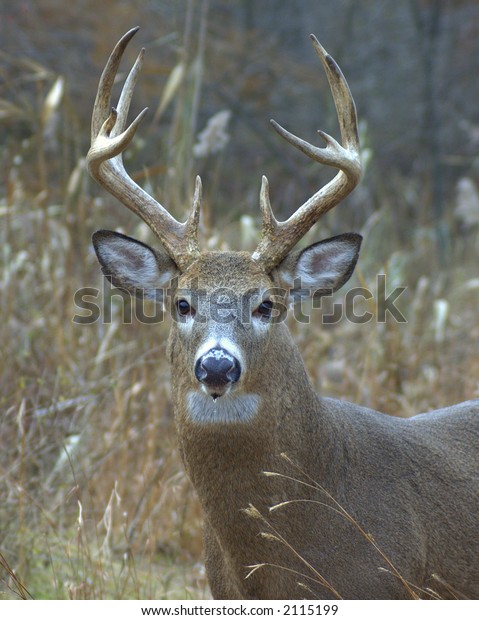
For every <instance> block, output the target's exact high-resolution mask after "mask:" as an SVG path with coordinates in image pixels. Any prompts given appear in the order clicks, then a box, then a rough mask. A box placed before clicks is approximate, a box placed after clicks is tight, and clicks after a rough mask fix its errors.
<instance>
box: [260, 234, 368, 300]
mask: <svg viewBox="0 0 479 620" xmlns="http://www.w3.org/2000/svg"><path fill="white" fill-rule="evenodd" d="M361 241H362V237H361V235H357V234H356V233H345V234H343V235H338V236H336V237H331V238H330V239H324V240H323V241H319V242H318V243H314V244H313V245H310V246H309V247H307V248H305V249H304V250H300V251H299V252H293V253H291V254H289V255H288V256H287V257H286V258H285V259H284V260H283V261H282V262H281V263H280V264H279V265H278V267H276V269H275V270H274V272H273V274H272V275H273V277H274V279H275V280H276V282H278V284H279V286H280V287H281V288H285V289H287V290H289V294H290V298H292V300H295V299H299V298H300V297H308V296H310V295H313V294H314V295H331V294H332V293H334V292H335V291H337V290H338V289H340V288H341V287H342V286H343V284H345V283H346V282H347V281H348V280H349V278H350V277H351V275H352V273H353V271H354V267H355V266H356V263H357V261H358V257H359V249H360V247H361Z"/></svg>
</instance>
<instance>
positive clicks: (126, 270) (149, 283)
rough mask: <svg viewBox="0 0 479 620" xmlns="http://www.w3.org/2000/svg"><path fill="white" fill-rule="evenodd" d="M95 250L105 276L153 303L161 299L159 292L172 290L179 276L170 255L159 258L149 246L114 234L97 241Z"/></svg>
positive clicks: (159, 255)
mask: <svg viewBox="0 0 479 620" xmlns="http://www.w3.org/2000/svg"><path fill="white" fill-rule="evenodd" d="M95 249H96V251H97V254H98V258H99V260H100V262H101V264H102V267H103V272H104V273H105V275H107V276H111V277H112V281H113V283H114V284H115V285H116V286H121V287H124V288H126V289H135V291H136V292H137V291H138V290H143V292H144V295H145V296H146V297H148V298H150V299H156V300H159V299H161V297H162V295H161V294H160V296H159V295H158V292H159V289H163V288H165V287H167V286H169V284H170V282H171V280H172V279H173V277H174V276H175V275H176V272H177V270H176V266H175V264H174V263H173V261H172V260H171V259H170V258H169V257H168V256H167V255H163V254H160V253H158V255H157V254H156V253H155V252H154V251H153V250H152V249H151V248H149V247H148V246H146V245H143V244H142V243H139V242H137V241H135V240H134V239H130V238H128V237H123V236H120V235H116V234H114V233H112V234H111V235H109V236H103V237H100V238H98V239H97V241H96V243H95Z"/></svg>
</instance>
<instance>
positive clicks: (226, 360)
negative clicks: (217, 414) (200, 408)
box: [195, 347, 241, 399]
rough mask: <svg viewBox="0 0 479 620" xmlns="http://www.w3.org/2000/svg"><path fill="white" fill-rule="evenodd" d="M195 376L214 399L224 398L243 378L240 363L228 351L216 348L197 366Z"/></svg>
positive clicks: (201, 359) (200, 359)
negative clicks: (232, 386) (233, 385)
mask: <svg viewBox="0 0 479 620" xmlns="http://www.w3.org/2000/svg"><path fill="white" fill-rule="evenodd" d="M195 376H196V378H197V379H198V381H199V382H200V383H201V384H202V385H203V386H204V388H205V389H206V390H207V391H208V393H209V394H210V395H211V396H212V397H213V398H215V399H216V398H218V397H219V396H223V394H225V393H226V392H227V391H228V389H229V388H230V387H231V385H232V384H233V383H236V382H237V381H238V379H239V378H240V376H241V365H240V363H239V361H238V360H237V359H236V358H235V357H234V356H233V355H231V353H229V352H228V351H226V349H223V348H221V347H214V348H212V349H210V350H209V351H207V352H206V353H205V354H204V355H202V356H201V357H200V358H199V359H198V360H197V362H196V364H195Z"/></svg>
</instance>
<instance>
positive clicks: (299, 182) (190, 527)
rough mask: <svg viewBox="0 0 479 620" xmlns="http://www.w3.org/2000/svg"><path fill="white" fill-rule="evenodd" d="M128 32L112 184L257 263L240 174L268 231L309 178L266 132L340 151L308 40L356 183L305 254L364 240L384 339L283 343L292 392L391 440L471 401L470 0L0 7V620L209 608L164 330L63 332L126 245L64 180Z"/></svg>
mask: <svg viewBox="0 0 479 620" xmlns="http://www.w3.org/2000/svg"><path fill="white" fill-rule="evenodd" d="M136 25H139V26H141V31H140V33H139V34H137V35H136V37H135V39H134V40H133V42H132V43H131V44H130V46H129V49H128V50H127V53H126V59H125V62H124V64H123V65H122V68H123V70H125V71H126V70H127V69H129V67H130V66H131V63H132V62H133V60H134V58H135V56H136V54H137V53H138V51H139V49H140V47H142V46H145V47H146V48H147V56H146V61H145V66H144V69H143V72H142V76H141V78H140V81H139V83H138V85H137V88H136V94H135V98H134V106H133V110H132V115H133V114H135V113H137V112H138V111H140V110H141V109H142V108H143V107H145V106H149V114H148V117H147V119H146V121H145V122H144V123H143V125H142V126H141V128H140V130H139V132H138V135H137V137H136V139H135V141H134V143H133V144H132V145H131V146H130V148H129V149H128V151H127V154H126V157H125V161H126V166H127V168H128V170H129V172H130V173H131V174H132V176H133V177H134V178H135V180H137V182H139V183H140V184H142V185H143V186H144V187H145V188H146V189H148V191H149V192H150V193H153V194H154V195H155V196H156V197H157V198H158V199H159V200H160V202H161V203H162V204H164V205H165V206H167V207H168V208H169V209H170V210H171V211H172V212H173V213H174V215H175V216H176V217H177V218H179V219H183V215H184V213H185V211H186V209H187V208H188V207H189V205H190V204H191V197H192V191H193V183H194V177H195V175H196V174H197V173H199V174H201V175H202V178H203V187H204V220H203V233H204V238H205V243H207V244H208V246H209V247H213V248H214V247H217V248H219V247H230V248H232V249H239V248H240V247H241V248H244V249H249V248H252V247H254V244H255V241H256V239H257V225H258V219H259V210H258V195H259V186H260V180H261V175H262V174H266V175H267V176H268V177H269V180H270V185H271V198H272V204H273V208H274V209H275V211H276V214H277V216H278V217H280V218H282V219H283V218H286V217H287V216H288V215H289V214H290V213H291V212H292V211H293V210H294V209H295V208H297V207H298V206H299V205H300V204H302V203H303V202H304V200H305V199H306V198H307V197H309V196H310V195H312V194H313V193H314V192H315V191H316V190H317V188H319V187H320V185H322V184H324V183H325V182H327V180H328V179H329V178H331V175H332V172H331V171H329V170H322V169H319V168H320V167H319V165H318V164H316V163H314V162H311V161H310V160H309V159H307V158H305V157H304V156H303V155H302V154H301V153H298V152H295V151H294V150H293V149H292V148H291V147H290V146H289V145H287V144H286V143H284V142H282V141H281V139H280V138H279V137H278V136H277V135H276V134H275V132H274V131H272V129H271V128H270V126H269V118H271V117H273V118H275V119H276V120H278V122H280V123H281V124H283V125H285V126H286V127H287V128H288V129H290V130H291V131H293V132H294V133H295V134H297V135H299V136H301V137H303V138H305V139H306V140H309V141H316V140H317V143H318V144H319V143H320V140H319V138H318V137H317V136H316V133H315V132H316V129H318V128H321V129H323V130H324V131H326V132H328V133H331V134H333V135H335V136H337V135H338V129H337V120H336V114H335V110H334V105H333V102H332V98H331V95H330V92H329V87H328V84H327V81H326V78H325V75H324V73H323V71H322V68H321V66H320V63H319V61H318V59H317V58H316V56H315V54H314V51H313V49H312V47H311V44H310V41H309V36H308V35H309V33H310V32H314V33H315V34H316V35H317V36H318V38H319V40H320V41H321V43H322V44H323V45H324V46H325V47H326V49H327V50H328V51H329V52H330V53H331V54H332V55H333V56H334V58H335V59H336V60H337V62H338V63H339V65H340V66H341V68H342V70H343V72H344V73H345V75H346V77H347V79H348V82H349V85H350V87H351V90H352V92H353V95H354V98H355V100H356V104H357V108H358V113H359V118H360V121H361V138H362V146H363V158H364V164H365V175H364V180H363V182H362V185H361V187H360V188H359V189H358V190H356V192H355V193H354V195H353V196H352V197H350V198H349V199H348V200H347V201H345V202H344V203H343V204H342V205H341V206H339V207H338V208H337V209H336V210H335V212H334V213H331V214H330V215H328V216H327V217H326V218H324V220H323V221H322V222H321V224H320V225H318V226H317V227H316V230H313V231H312V233H310V234H309V236H308V239H307V240H306V241H305V243H306V242H308V241H311V240H313V239H319V238H321V237H326V236H328V235H331V234H338V233H340V232H346V231H358V232H362V234H363V235H364V237H365V241H364V244H363V250H362V255H361V259H360V262H359V265H358V269H357V272H356V276H355V280H353V283H352V284H349V285H348V286H347V287H346V290H347V288H350V286H353V285H359V284H360V285H363V286H367V287H368V288H369V289H370V290H371V291H372V292H373V293H375V287H376V275H377V274H378V273H385V274H386V275H387V278H388V280H387V281H388V290H392V289H393V288H394V287H395V286H404V287H407V288H406V291H405V293H404V294H403V295H402V296H401V297H400V299H399V301H398V303H397V306H398V307H399V308H400V309H401V312H402V313H403V314H404V316H405V317H406V319H407V323H404V324H398V323H396V322H395V321H394V320H391V318H390V320H388V321H386V323H378V322H377V321H371V322H369V323H367V324H363V325H353V324H351V323H349V322H348V321H345V320H343V321H341V322H340V323H338V324H335V325H322V324H321V323H322V321H321V314H320V313H319V312H316V313H313V316H312V323H311V324H310V325H302V324H298V323H296V322H294V321H292V322H291V329H292V331H293V332H294V334H295V337H296V338H297V341H298V342H299V345H300V348H301V350H302V352H303V356H304V359H305V362H306V365H307V367H308V370H309V372H310V374H311V377H312V379H313V381H314V383H315V384H316V386H317V388H318V390H320V391H321V392H322V393H323V394H325V395H330V396H335V397H340V398H345V399H348V400H353V401H355V402H358V403H360V404H363V405H366V406H370V407H373V408H378V409H380V410H383V411H387V412H389V413H392V414H395V415H401V416H410V415H413V414H414V413H417V412H419V411H426V410H429V409H433V408H437V407H441V406H445V405H450V404H452V403H454V402H459V401H461V400H466V399H468V398H473V397H478V396H479V378H478V377H479V359H478V351H479V348H478V343H479V320H478V312H477V310H478V301H479V273H478V268H477V266H478V260H479V192H478V183H479V105H478V101H479V80H478V76H479V4H478V3H477V2H476V1H475V0H454V1H452V0H405V1H403V2H396V1H395V0H385V1H383V2H377V1H372V0H371V1H368V0H363V1H361V2H360V1H359V0H287V1H286V0H261V1H260V2H259V1H256V0H231V1H228V2H227V1H226V0H149V1H148V0H128V1H123V0H103V2H98V1H97V0H96V1H95V2H94V1H93V0H77V1H76V2H74V3H69V4H66V3H65V2H60V1H59V0H18V1H17V2H9V1H7V0H0V35H1V36H0V256H1V259H0V260H1V267H0V308H1V321H0V349H1V359H0V552H1V553H0V598H2V597H4V598H5V597H7V598H9V597H24V598H25V597H30V596H33V597H35V598H167V597H168V598H184V597H189V598H203V597H208V596H209V592H208V589H207V586H206V581H205V577H204V570H203V566H202V555H201V546H202V543H201V514H200V510H199V507H198V504H197V501H196V498H195V496H194V494H193V492H192V489H191V487H190V485H189V482H188V480H187V479H186V476H185V474H184V473H183V471H182V468H181V465H180V462H179V457H178V454H177V451H176V447H175V437H174V424H173V420H172V412H171V406H170V393H169V383H170V381H169V369H168V366H167V364H166V361H165V345H166V338H167V333H168V325H167V324H161V325H156V326H149V325H142V324H140V323H139V322H138V321H136V320H135V319H133V320H132V321H131V322H130V323H126V324H125V323H124V321H123V315H122V312H121V307H122V301H121V300H120V299H118V297H115V299H114V312H113V316H112V320H111V322H109V323H106V322H105V321H104V320H100V321H98V322H96V323H95V324H93V325H88V326H87V325H80V324H77V323H74V322H72V317H73V316H74V314H75V313H76V312H77V311H78V309H77V308H75V305H74V302H73V296H74V293H75V291H76V290H78V289H79V288H81V287H86V286H88V287H97V288H99V289H101V288H102V281H101V277H100V269H99V267H98V264H97V262H96V259H95V258H94V256H93V252H92V248H91V243H90V237H91V234H92V233H93V232H94V231H95V230H96V229H98V228H113V229H118V230H122V231H124V232H125V233H127V234H131V235H132V236H137V237H139V238H143V239H147V238H148V232H147V231H146V230H145V227H144V225H143V224H141V223H139V220H138V219H137V218H135V216H133V215H132V214H131V213H129V212H128V210H127V209H126V208H124V207H122V206H120V205H118V204H117V203H116V202H115V200H114V199H113V198H111V197H110V196H108V195H106V193H105V192H104V191H103V190H101V189H100V188H98V187H97V186H95V184H94V183H93V182H92V181H91V180H90V179H89V178H88V176H87V174H86V171H85V167H84V157H85V155H86V152H87V150H88V146H89V132H90V129H89V118H90V113H91V108H92V104H93V100H94V96H95V92H96V86H97V83H98V79H99V75H100V72H101V70H102V67H103V65H104V63H105V62H106V59H107V57H108V55H109V53H110V51H111V49H112V47H113V45H114V44H115V43H116V41H117V40H118V38H119V37H120V36H121V35H122V34H123V33H124V32H126V30H128V29H130V28H131V27H133V26H136ZM206 240H207V241H206ZM106 297H108V293H107V294H106ZM341 298H342V297H341V294H338V295H337V296H336V299H339V300H340V299H341ZM368 309H370V310H372V311H373V312H374V303H373V304H372V305H371V307H370V308H368Z"/></svg>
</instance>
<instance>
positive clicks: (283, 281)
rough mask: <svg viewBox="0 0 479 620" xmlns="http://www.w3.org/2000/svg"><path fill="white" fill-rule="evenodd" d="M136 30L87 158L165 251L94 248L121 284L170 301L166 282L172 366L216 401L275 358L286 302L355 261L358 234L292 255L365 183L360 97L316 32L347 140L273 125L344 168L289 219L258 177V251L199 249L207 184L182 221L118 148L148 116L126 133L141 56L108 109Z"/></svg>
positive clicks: (102, 102) (335, 282)
mask: <svg viewBox="0 0 479 620" xmlns="http://www.w3.org/2000/svg"><path fill="white" fill-rule="evenodd" d="M136 31H137V29H133V30H130V31H129V32H128V33H127V34H126V35H125V36H124V37H123V38H122V39H121V40H120V41H119V42H118V44H117V45H116V47H115V49H114V50H113V52H112V54H111V56H110V59H109V60H108V63H107V65H106V67H105V69H104V71H103V74H102V77H101V80H100V84H99V88H98V93H97V97H96V101H95V106H94V112H93V119H92V146H91V148H90V151H89V153H88V158H87V161H88V168H89V170H90V173H91V175H92V176H93V177H94V178H95V179H96V180H97V181H98V182H99V183H100V184H101V185H102V186H103V187H105V188H106V189H107V190H108V191H109V192H110V193H111V194H112V195H113V196H115V197H117V198H118V199H119V200H120V201H121V202H122V203H123V204H124V205H125V206H127V207H128V208H129V209H131V210H132V211H134V212H135V213H137V214H138V215H139V216H140V217H141V218H142V219H143V220H144V221H145V222H146V223H147V224H148V226H149V227H150V228H151V230H152V231H153V232H154V234H155V235H156V236H157V237H158V239H159V241H160V243H161V247H159V248H157V249H152V248H150V247H148V246H147V245H145V244H143V243H141V242H139V241H135V240H134V239H131V238H129V237H126V236H125V235H121V234H119V233H115V232H110V231H98V232H97V233H95V235H94V236H93V243H94V247H95V250H96V253H97V256H98V259H99V261H100V263H101V266H102V269H103V271H104V273H105V274H106V275H107V276H108V277H109V278H110V280H111V282H112V283H113V284H114V285H115V286H117V287H119V288H121V289H124V290H127V291H129V292H131V293H133V294H136V295H143V296H146V297H148V298H152V299H155V300H157V301H159V302H165V297H164V291H165V289H166V288H168V287H170V288H169V290H168V292H169V295H170V298H171V299H172V300H173V303H172V304H170V306H171V310H172V312H173V315H174V319H175V320H174V322H173V325H172V333H171V338H170V342H171V343H172V344H171V346H170V350H171V351H172V363H173V364H174V365H175V366H177V367H181V372H182V373H183V375H185V374H186V376H188V377H189V381H188V382H187V384H188V386H187V388H188V391H191V392H195V391H199V392H200V393H202V394H204V395H207V396H211V397H212V398H213V399H214V400H216V399H218V398H219V397H221V396H224V395H227V394H229V393H230V392H232V391H237V392H238V393H239V392H244V393H250V392H251V389H252V385H251V384H252V382H253V379H254V378H256V377H258V374H261V373H260V370H261V368H262V367H264V356H265V355H271V351H269V350H268V347H267V343H268V341H269V339H270V336H271V332H272V329H273V327H272V326H274V325H277V324H278V323H279V322H280V321H281V320H282V318H283V317H284V313H285V312H286V308H287V306H288V305H289V304H290V303H291V302H294V301H295V300H298V299H299V298H300V297H301V296H304V295H309V294H311V293H313V292H315V293H316V294H318V292H319V293H321V292H322V291H323V292H326V291H328V292H330V291H335V290H337V289H338V288H339V287H340V286H342V285H343V284H344V283H345V282H346V281H347V280H348V278H349V277H350V276H351V274H352V271H353V269H354V266H355V264H356V261H357V258H358V252H359V247H360V242H361V238H360V236H359V235H356V234H353V233H349V234H343V235H339V236H337V237H333V238H331V239H327V240H323V241H320V242H319V243H315V244H313V245H311V246H309V247H308V248H306V249H303V250H301V251H292V250H293V248H294V246H295V245H296V243H297V242H298V241H299V240H300V239H301V238H302V237H303V236H304V235H305V234H306V232H307V231H308V230H309V229H310V228H311V227H312V226H313V225H314V224H315V223H316V222H317V221H318V219H319V218H320V217H321V215H323V214H324V213H326V212H327V211H329V210H330V209H332V208H333V207H334V206H336V205H337V204H338V203H339V202H340V201H341V200H342V199H343V198H344V197H345V196H347V195H348V194H349V193H350V192H351V191H352V190H353V189H354V187H355V186H356V185H357V183H358V181H359V179H360V175H361V165H360V158H359V141H358V134H357V119H356V110H355V105H354V101H353V99H352V97H351V93H350V91H349V88H348V85H347V83H346V80H345V79H344V77H343V75H342V73H341V70H340V69H339V67H338V66H337V64H336V63H335V61H334V60H333V59H332V58H331V56H329V55H328V54H327V53H326V51H325V50H324V49H323V47H322V46H321V45H320V43H319V42H318V41H317V39H316V38H315V37H314V36H311V40H312V43H313V47H314V49H315V51H316V53H317V54H318V56H319V59H320V60H321V63H322V64H323V67H324V69H325V71H326V75H327V77H328V80H329V84H330V87H331V90H332V93H333V97H334V102H335V105H336V110H337V114H338V119H339V125H340V130H341V138H342V142H343V144H342V145H341V144H339V143H338V142H337V141H336V140H335V139H334V138H332V137H331V136H329V135H327V134H326V133H324V132H322V131H319V135H320V136H321V138H322V139H323V141H324V143H325V146H324V147H317V146H313V145H311V144H309V143H307V142H305V141H304V140H301V139H300V138H297V137H296V136H294V135H293V134H291V133H289V132H288V131H287V130H286V129H284V128H283V127H281V126H280V125H278V123H276V122H275V121H271V123H272V125H273V127H274V129H275V130H276V131H277V132H278V133H279V135H280V136H282V137H283V138H284V139H285V140H286V141H288V142H289V143H290V144H292V145H293V146H295V147H296V148H298V149H299V150H301V151H302V152H303V153H305V154H306V155H307V156H308V157H310V158H312V159H314V160H315V161H317V162H319V163H322V164H326V165H328V166H332V167H334V168H337V169H338V173H337V174H336V176H335V177H334V178H333V179H332V180H331V181H330V182H329V183H328V184H327V185H326V186H325V187H322V188H321V189H319V190H318V191H317V192H316V193H315V194H314V195H313V196H312V197H311V198H310V199H309V200H307V201H306V202H305V203H304V204H303V205H302V206H301V207H299V209H297V210H296V211H295V212H294V213H293V215H292V216H291V217H290V218H289V219H287V220H286V221H284V222H281V221H278V220H277V219H276V218H275V216H274V214H273V211H272V208H271V204H270V200H269V187H268V181H267V179H266V177H263V179H262V186H261V192H260V207H261V213H262V219H263V224H262V236H261V240H260V242H259V245H258V247H257V248H256V250H255V251H254V252H253V253H252V254H251V255H250V254H248V253H245V252H204V253H202V252H201V250H200V247H199V243H198V221H199V214H200V204H201V181H200V178H199V177H197V178H196V187H195V193H194V199H193V206H192V209H191V211H190V214H189V216H188V218H187V220H186V221H185V222H184V223H180V222H178V221H177V220H176V219H175V218H174V217H173V216H172V215H171V214H170V213H169V212H168V211H167V210H166V209H165V208H164V207H163V206H162V205H161V204H159V203H158V202H157V201H156V200H155V199H154V198H152V197H151V196H150V195H148V194H147V193H146V192H145V191H144V190H143V189H142V188H141V187H139V186H138V185H137V184H136V183H135V182H134V181H133V180H132V179H131V177H130V176H129V175H128V174H127V172H126V171H125V168H124V166H123V161H122V153H123V151H124V149H125V148H126V147H127V145H128V144H129V143H130V141H131V140H132V138H133V136H134V134H135V131H136V129H137V127H138V125H139V123H140V122H141V120H142V118H143V117H144V115H145V113H146V110H143V112H141V113H140V114H139V115H138V117H137V118H136V119H135V120H134V121H133V122H132V123H131V124H130V125H129V126H127V115H128V110H129V107H130V102H131V99H132V94H133V89H134V85H135V82H136V80H137V77H138V74H139V71H140V68H141V64H142V60H143V56H144V50H142V51H141V53H140V55H139V56H138V59H137V61H136V63H135V64H134V66H133V68H132V70H131V72H130V74H129V75H128V77H127V79H126V82H125V84H124V87H123V90H122V92H121V95H120V99H119V102H118V105H117V107H116V108H111V107H110V106H111V104H110V99H111V90H112V85H113V82H114V80H115V76H116V73H117V70H118V66H119V63H120V60H121V57H122V55H123V52H124V50H125V48H126V46H127V44H128V42H129V41H130V39H131V38H132V37H133V35H134V34H135V33H136ZM172 283H175V284H174V285H172ZM172 286H173V288H171V287H172ZM212 313H213V314H214V317H212ZM238 324H240V325H241V329H238ZM185 389H186V386H185Z"/></svg>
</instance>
